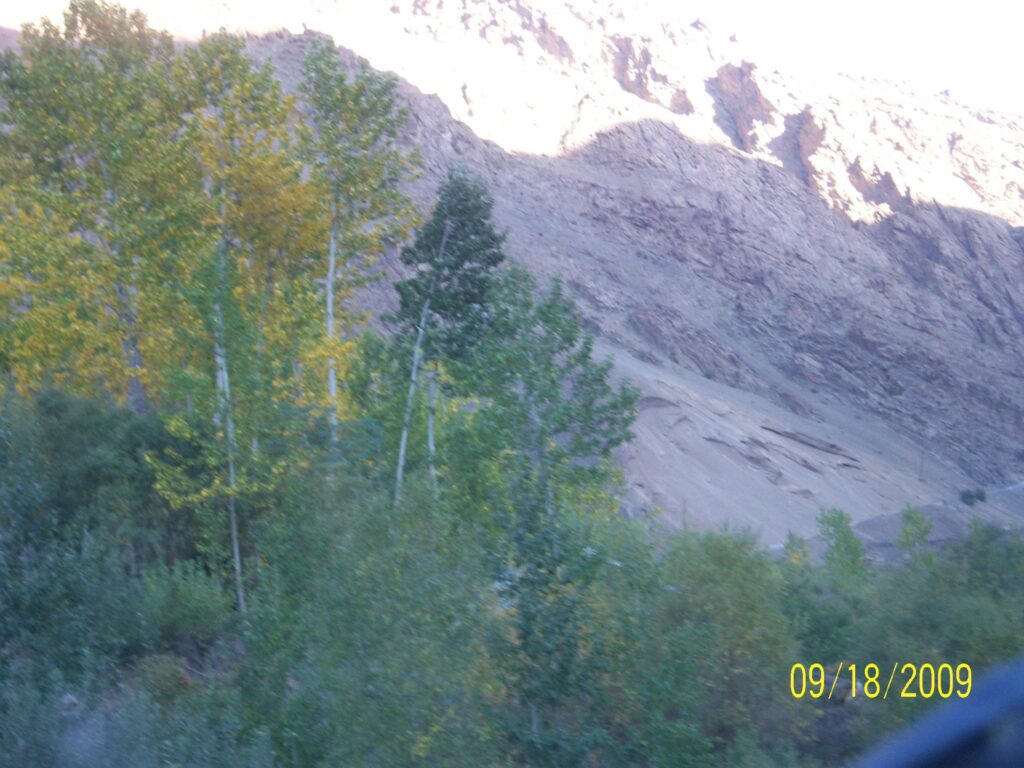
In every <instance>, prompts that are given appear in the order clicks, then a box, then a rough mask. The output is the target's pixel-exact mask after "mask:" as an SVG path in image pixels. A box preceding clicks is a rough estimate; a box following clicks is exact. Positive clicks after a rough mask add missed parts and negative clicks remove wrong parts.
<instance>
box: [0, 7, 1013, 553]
mask: <svg viewBox="0 0 1024 768" xmlns="http://www.w3.org/2000/svg"><path fill="white" fill-rule="evenodd" d="M141 5H142V6H143V8H144V9H145V6H146V3H145V2H143V3H141ZM625 7H626V6H625V5H623V10H622V11H621V12H620V11H616V10H615V8H614V7H613V6H612V5H611V4H610V3H608V2H605V0H594V2H589V3H585V2H583V1H582V0H570V2H567V3H559V4H550V3H539V2H536V0H530V1H528V0H506V1H505V2H500V1H499V0H461V2H455V1H454V0H447V1H443V0H411V1H406V0H394V2H392V3H390V4H380V5H369V4H365V3H355V2H349V1H347V0H346V1H343V2H339V3H338V4H337V6H336V7H335V8H334V9H333V10H325V9H317V10H312V6H310V7H309V8H307V7H306V6H303V5H302V4H301V3H299V4H298V5H297V6H293V7H291V8H290V10H289V13H290V14H291V18H293V19H294V18H297V17H300V16H301V15H302V14H303V13H306V12H307V11H308V18H304V17H303V18H302V21H303V22H304V23H305V24H306V25H308V26H309V27H310V28H311V29H317V30H319V31H322V32H324V33H327V34H331V35H333V36H334V37H335V39H336V40H337V42H339V44H341V45H344V46H346V47H348V48H349V49H351V50H352V51H353V54H352V55H351V57H350V63H351V64H353V65H354V64H355V62H356V57H357V56H362V57H365V58H366V59H367V60H368V61H369V62H370V63H371V64H372V65H373V66H376V67H378V68H380V69H384V70H391V71H395V72H396V73H397V74H398V75H399V76H400V77H401V78H402V79H403V82H402V93H403V97H404V98H405V99H406V100H407V101H408V103H409V106H410V111H411V120H410V123H409V125H408V126H407V130H406V132H405V134H404V136H403V140H404V141H406V142H408V143H409V144H410V145H415V146H416V147H418V148H419V149H420V151H421V153H422V154H423V156H424V159H425V167H424V176H423V178H422V179H421V180H420V181H419V182H417V183H416V185H415V186H414V187H413V190H412V191H413V194H414V195H415V196H416V197H417V198H418V199H420V200H422V201H423V202H428V201H429V200H430V197H431V195H432V193H433V190H434V189H435V188H436V185H437V183H438V181H439V179H440V178H441V176H442V175H443V173H444V172H445V171H446V169H447V168H448V166H450V165H451V164H453V163H458V164H462V165H465V166H467V167H469V168H470V169H472V170H474V171H475V172H477V173H479V174H481V175H482V176H483V177H484V178H485V179H486V180H487V181H488V183H489V184H490V185H491V187H492V189H493V192H494V195H495V198H496V203H497V206H496V215H497V217H498V219H499V221H500V223H501V224H503V225H504V226H506V227H507V228H508V230H509V250H510V252H511V253H512V254H513V255H514V257H515V258H517V259H520V260H522V261H523V262H525V263H527V264H528V265H529V266H530V267H531V268H533V269H534V270H535V271H537V272H539V273H540V274H542V275H544V276H547V277H555V276H557V277H560V278H561V279H563V280H564V281H565V282H566V283H567V285H568V286H569V287H570V289H571V290H572V291H573V293H574V294H575V296H576V297H577V299H578V300H579V302H580V304H581V307H582V309H583V310H584V312H585V313H586V315H587V317H588V319H589V321H590V322H591V323H592V324H593V327H594V328H595V329H596V330H597V331H598V333H599V335H600V337H601V339H602V345H603V348H604V349H605V350H606V351H608V352H609V353H610V354H613V355H614V356H615V358H616V361H617V366H618V369H619V370H620V371H621V372H622V373H623V374H625V375H629V376H630V377H632V378H634V379H635V380H636V381H637V382H638V383H639V384H640V385H641V387H642V388H643V389H644V391H645V394H646V396H645V398H644V399H643V401H642V402H641V413H640V419H639V422H638V427H637V435H638V437H637V440H636V441H635V442H634V444H633V445H632V446H631V447H630V448H628V449H627V450H625V451H623V454H622V456H621V458H622V461H623V462H624V464H625V467H626V474H627V480H628V482H629V485H630V489H629V492H628V494H627V511H628V512H631V513H642V512H646V511H649V510H650V509H651V508H653V507H658V508H660V509H661V510H663V511H664V513H665V514H664V518H665V519H667V520H668V521H669V522H670V523H675V524H679V523H681V522H683V521H686V520H689V521H694V522H697V523H701V524H714V523H715V522H718V521H729V522H732V523H737V524H746V525H751V526H753V527H754V528H755V529H757V530H759V531H760V532H761V533H762V535H763V536H764V538H765V540H766V541H769V542H771V541H778V540H781V538H782V537H784V535H785V532H786V531H787V530H788V529H792V530H795V531H797V532H800V533H806V532H809V531H810V529H811V528H812V527H813V519H814V516H815V515H816V514H817V511H818V509H819V508H820V507H822V506H828V505H833V504H835V505H839V506H843V507H844V508H846V509H848V510H849V511H850V512H851V513H852V514H853V515H854V516H855V517H857V518H859V519H863V518H868V517H873V516H877V515H883V514H889V513H892V512H895V511H897V510H898V509H899V507H900V506H902V505H903V504H904V503H905V502H908V501H917V502H922V503H937V502H951V501H952V500H953V499H954V498H955V496H956V492H957V491H958V490H959V489H961V488H964V487H968V485H975V484H984V483H989V484H999V483H1005V484H1009V483H1010V481H1012V480H1016V479H1018V478H1019V477H1020V476H1021V475H1022V474H1024V249H1022V243H1024V226H1022V225H1024V167H1022V166H1021V162H1022V160H1024V151H1022V150H1024V138H1022V134H1021V131H1020V121H1019V119H1018V118H1014V117H1011V116H1006V115H1001V114H996V113H991V112H980V111H977V110H973V109H970V108H967V107H965V106H962V105H959V104H956V103H954V102H952V101H951V100H949V99H948V98H946V97H921V96H917V95H914V94H912V93H909V92H907V91H906V90H905V89H900V88H898V87H896V86H893V85H890V84H887V83H880V82H875V81H870V82H868V81H861V80H856V79H853V78H835V79H833V80H831V81H829V82H827V83H825V84H824V85H822V84H820V83H815V82H813V81H810V80H808V81H800V80H794V79H793V78H792V77H789V76H784V75H782V74H780V73H777V72H769V71H764V70H762V69H761V68H759V67H757V66H756V62H753V63H752V62H749V61H747V60H746V59H745V58H744V56H743V54H742V50H741V49H740V48H739V47H738V45H737V44H735V43H732V42H726V41H721V40H718V39H716V38H715V37H714V36H713V35H711V33H709V32H708V31H707V30H706V29H704V28H703V25H700V24H699V23H698V24H691V23H689V22H690V21H692V20H685V21H684V20H681V19H677V20H665V19H663V18H661V17H656V16H654V15H653V14H649V13H645V12H644V11H643V8H642V6H641V7H639V8H638V9H637V10H635V11H634V10H632V8H633V4H629V7H630V8H631V10H630V11H629V12H627V11H626V10H625ZM225 13H227V14H229V16H228V17H227V21H228V23H227V26H229V27H242V26H244V25H245V24H246V22H245V18H246V17H245V12H244V8H243V6H242V5H241V4H239V5H238V7H237V15H234V16H232V15H230V13H231V9H230V4H229V9H228V10H227V11H225ZM155 20H156V21H160V17H159V16H155ZM2 21H3V19H2V17H0V22H2ZM224 21H225V19H215V18H210V19H205V20H203V21H202V22H200V21H196V20H192V21H190V22H188V23H190V24H192V25H193V26H195V27H198V26H199V25H200V24H202V26H205V27H206V28H215V27H216V26H218V25H219V24H220V23H224ZM286 21H287V20H284V19H282V22H279V23H285V22H286ZM183 23H184V22H183ZM291 23H292V24H294V22H291ZM172 31H176V32H178V33H183V32H191V33H192V34H193V35H194V34H196V32H197V31H198V30H197V29H188V30H186V29H181V28H179V29H172ZM310 34H312V33H310ZM306 42H308V36H304V35H292V34H288V33H277V34H271V35H268V36H264V37H259V38H256V37H254V38H253V39H252V40H251V50H252V53H253V55H254V56H257V57H260V58H264V57H267V58H270V59H272V60H273V61H274V62H275V64H277V66H278V68H279V69H280V72H281V77H282V79H283V80H284V81H285V82H286V84H287V83H292V84H294V82H295V79H296V77H297V73H298V67H299V62H300V60H301V55H302V51H303V49H304V46H305V44H306ZM431 94H436V95H431ZM386 266H387V267H388V268H389V269H391V270H397V264H396V263H395V262H394V261H392V262H391V263H389V264H387V265H386ZM368 300H369V301H370V302H371V305H373V304H376V303H379V302H382V301H386V298H384V297H383V296H382V295H379V296H371V297H370V298H369V299H368ZM991 497H992V499H993V501H992V502H991V503H990V504H989V505H988V509H989V511H990V513H991V514H993V515H996V516H999V515H1005V516H1006V518H1005V519H1007V520H1009V519H1011V518H1016V519H1017V520H1018V523H1019V520H1020V518H1021V517H1024V497H1022V496H1021V495H1020V494H1019V493H1018V492H1016V491H1012V492H1011V491H1008V492H1006V493H1004V494H1002V495H1000V494H998V493H996V494H992V495H991Z"/></svg>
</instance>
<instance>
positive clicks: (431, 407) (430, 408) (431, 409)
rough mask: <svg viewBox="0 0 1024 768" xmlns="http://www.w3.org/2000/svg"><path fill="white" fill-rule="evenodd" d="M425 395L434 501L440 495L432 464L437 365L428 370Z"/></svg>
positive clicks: (428, 450)
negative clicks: (427, 384) (428, 380)
mask: <svg viewBox="0 0 1024 768" xmlns="http://www.w3.org/2000/svg"><path fill="white" fill-rule="evenodd" d="M428 392H429V394H428V395H427V457H428V458H427V462H428V466H429V468H430V485H431V487H432V489H433V491H434V501H435V502H436V501H437V500H438V497H439V496H440V493H441V491H440V489H439V488H438V485H437V467H436V466H435V465H434V454H435V443H434V414H435V410H436V402H437V367H436V366H435V367H434V368H433V369H432V370H431V371H430V389H429V390H428Z"/></svg>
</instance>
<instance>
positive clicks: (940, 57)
mask: <svg viewBox="0 0 1024 768" xmlns="http://www.w3.org/2000/svg"><path fill="white" fill-rule="evenodd" d="M649 1H650V5H651V6H652V7H658V6H662V7H665V8H674V9H679V8H680V7H683V8H686V9H687V11H689V12H692V14H693V15H694V16H697V17H699V18H701V20H702V21H704V22H705V23H706V24H707V25H708V26H709V27H710V28H711V29H712V30H714V31H716V32H718V33H722V34H730V33H733V32H735V33H736V35H737V39H738V40H739V42H740V43H742V44H743V47H744V48H748V49H749V50H750V51H751V53H752V55H753V58H754V59H755V61H757V60H760V61H761V62H762V66H766V65H769V63H771V64H773V65H774V66H776V67H777V68H778V69H780V70H783V71H788V72H815V71H818V72H819V73H824V72H829V71H831V72H837V71H838V72H847V73H849V74H855V75H864V76H867V77H876V78H884V79H887V80H896V81H905V82H907V83H909V84H910V85H911V86H912V87H913V89H914V90H915V91H919V92H921V93H937V92H939V91H942V90H947V89H948V90H949V91H950V93H951V95H952V96H953V97H954V98H956V99H957V100H958V101H962V102H964V103H967V104H976V105H978V106H984V107H989V108H992V109H999V110H1003V111H1008V112H1017V113H1021V114H1024V87H1022V84H1021V74H1022V66H1021V63H1022V62H1021V59H1022V55H1021V52H1022V48H1024V46H1022V44H1021V33H1022V30H1024V4H1021V3H1019V2H1012V1H1011V0H1002V1H1000V0H970V2H960V3H951V2H948V0H935V2H927V3H926V2H917V1H916V0H915V1H913V2H911V1H908V0H856V2H851V1H850V0H846V1H845V2H839V1H837V0H817V1H815V0H697V1H696V2H692V3H685V4H684V3H680V2H679V0H675V1H674V2H673V0H649ZM691 8H692V11H691ZM676 12H677V13H678V10H676Z"/></svg>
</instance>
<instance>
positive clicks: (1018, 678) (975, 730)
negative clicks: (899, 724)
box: [853, 659, 1024, 768]
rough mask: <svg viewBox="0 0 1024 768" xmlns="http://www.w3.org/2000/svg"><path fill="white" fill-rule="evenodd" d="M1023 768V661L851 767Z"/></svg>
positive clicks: (989, 677)
mask: <svg viewBox="0 0 1024 768" xmlns="http://www.w3.org/2000/svg"><path fill="white" fill-rule="evenodd" d="M1021 765H1024V659H1018V660H1017V661H1016V662H1014V663H1012V664H1007V665H1004V666H1001V667H997V668H995V669H993V670H992V671H991V672H990V673H989V674H988V675H986V676H985V678H984V679H983V680H982V681H981V682H980V683H979V684H978V685H977V686H976V687H975V689H974V691H972V692H971V695H970V697H969V698H967V699H963V700H953V701H950V702H947V703H946V704H944V705H942V706H941V707H939V708H938V709H936V710H935V711H933V712H932V713H931V714H929V715H927V716H926V717H924V718H923V719H921V720H920V721H919V722H918V723H917V724H916V725H914V726H912V727H911V728H910V729H908V730H906V731H903V732H902V733H900V734H898V735H896V736H895V737H893V738H892V739H890V740H888V741H886V742H885V743H883V744H882V745H881V746H879V747H878V748H877V749H874V750H872V751H871V752H869V753H868V754H867V755H865V756H864V757H863V758H861V759H860V760H859V761H857V762H856V763H854V764H853V768H1017V767H1018V766H1021Z"/></svg>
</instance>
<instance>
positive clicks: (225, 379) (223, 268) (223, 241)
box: [213, 203, 245, 613]
mask: <svg viewBox="0 0 1024 768" xmlns="http://www.w3.org/2000/svg"><path fill="white" fill-rule="evenodd" d="M223 217H224V205H223V203H222V204H221V220H222V221H223ZM217 250H218V252H217V287H216V291H217V297H216V299H215V300H214V303H213V324H214V332H213V335H214V342H213V343H214V350H213V356H214V362H215V364H216V369H217V406H218V407H217V410H218V412H219V415H220V420H221V422H222V424H223V427H224V438H225V442H226V445H227V454H228V525H229V526H230V529H231V557H232V560H233V562H234V567H235V597H236V599H237V601H238V610H239V612H240V613H245V586H244V584H243V582H242V552H241V545H240V544H239V540H238V539H239V537H238V511H237V506H236V504H237V502H236V498H235V497H236V490H237V487H238V482H237V477H236V471H235V469H236V468H235V457H236V455H237V444H236V442H235V414H234V408H233V407H232V402H231V378H230V375H229V373H228V351H227V327H226V323H225V321H224V307H223V304H222V303H221V299H222V297H223V296H224V295H226V293H227V286H226V282H227V276H226V272H227V250H228V242H227V235H226V234H225V233H224V232H223V231H222V232H221V237H220V244H219V245H218V249H217Z"/></svg>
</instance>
